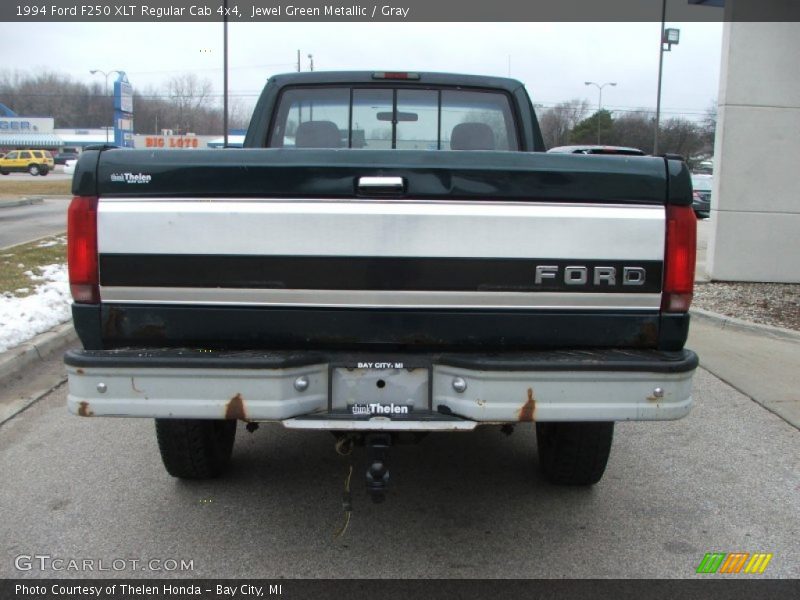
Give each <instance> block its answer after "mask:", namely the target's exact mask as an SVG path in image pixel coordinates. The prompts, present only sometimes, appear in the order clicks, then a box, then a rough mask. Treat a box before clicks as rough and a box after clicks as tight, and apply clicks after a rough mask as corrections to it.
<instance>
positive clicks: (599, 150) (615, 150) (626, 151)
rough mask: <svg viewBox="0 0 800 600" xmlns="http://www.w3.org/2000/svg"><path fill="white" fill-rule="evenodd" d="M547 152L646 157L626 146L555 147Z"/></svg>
mask: <svg viewBox="0 0 800 600" xmlns="http://www.w3.org/2000/svg"><path fill="white" fill-rule="evenodd" d="M548 152H557V153H562V154H622V155H625V156H646V155H647V154H646V153H645V152H644V151H642V150H639V149H638V148H629V147H627V146H592V145H589V146H556V147H555V148H550V150H548Z"/></svg>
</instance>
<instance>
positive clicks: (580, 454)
mask: <svg viewBox="0 0 800 600" xmlns="http://www.w3.org/2000/svg"><path fill="white" fill-rule="evenodd" d="M613 438H614V423H613V421H612V422H600V423H558V422H553V423H536V445H537V447H538V448H539V468H540V469H541V471H542V473H543V474H544V476H545V477H546V478H547V480H548V481H550V482H551V483H555V484H559V485H593V484H595V483H597V482H598V481H600V479H601V478H602V477H603V473H604V472H605V470H606V464H607V463H608V455H609V453H610V451H611V441H612V439H613Z"/></svg>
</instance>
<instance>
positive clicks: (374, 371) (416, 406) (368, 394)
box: [330, 362, 430, 419]
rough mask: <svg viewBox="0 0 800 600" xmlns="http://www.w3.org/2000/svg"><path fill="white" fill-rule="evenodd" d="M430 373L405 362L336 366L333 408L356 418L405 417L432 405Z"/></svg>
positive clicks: (334, 371)
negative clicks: (365, 365)
mask: <svg viewBox="0 0 800 600" xmlns="http://www.w3.org/2000/svg"><path fill="white" fill-rule="evenodd" d="M429 381H430V371H429V369H428V368H427V367H405V366H404V365H402V363H391V362H387V363H377V366H376V364H375V363H372V366H369V367H364V366H360V367H358V366H356V367H334V368H333V371H332V373H331V387H330V389H331V409H332V410H334V411H341V412H346V413H348V414H351V415H353V416H355V417H366V418H372V417H386V418H390V419H392V418H403V417H405V416H408V415H410V414H412V413H413V411H414V410H427V409H428V407H429V404H430V401H429V398H430V392H429Z"/></svg>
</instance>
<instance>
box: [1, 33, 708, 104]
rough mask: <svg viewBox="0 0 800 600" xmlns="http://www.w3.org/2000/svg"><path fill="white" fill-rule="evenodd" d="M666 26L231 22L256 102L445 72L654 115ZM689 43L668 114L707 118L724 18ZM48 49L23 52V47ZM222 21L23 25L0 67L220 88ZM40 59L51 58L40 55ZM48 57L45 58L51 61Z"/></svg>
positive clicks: (239, 91)
mask: <svg viewBox="0 0 800 600" xmlns="http://www.w3.org/2000/svg"><path fill="white" fill-rule="evenodd" d="M660 26H661V24H660V23H375V22H372V23H286V22H277V23H276V22H267V23H231V24H230V26H229V77H230V80H229V89H230V95H231V97H232V98H241V99H242V100H243V101H244V102H246V103H247V104H248V105H249V106H252V105H253V104H254V103H255V100H256V99H257V97H258V94H259V93H260V91H261V89H262V87H263V85H264V82H265V81H266V79H267V78H268V77H269V76H270V75H272V74H275V73H281V72H286V71H294V70H296V61H297V50H298V49H299V50H300V51H301V57H302V60H301V66H302V69H303V70H304V71H305V70H308V68H309V59H308V56H307V55H308V54H312V55H313V60H314V70H317V71H319V70H340V69H341V70H360V69H364V70H408V71H445V72H460V73H474V74H482V75H499V76H508V75H509V74H510V75H511V77H514V78H516V79H519V80H520V81H522V82H523V83H525V85H526V88H527V90H528V92H529V94H530V95H531V97H532V99H533V101H534V102H535V103H538V104H542V105H543V106H545V107H548V106H552V105H553V104H555V103H557V102H563V101H567V100H570V99H573V98H583V99H586V100H587V101H589V103H590V106H591V107H592V108H596V107H597V103H598V91H597V89H596V88H594V87H589V86H586V85H584V82H585V81H594V82H597V83H605V82H616V83H617V86H616V87H611V86H609V87H606V88H604V90H603V108H607V109H609V110H617V111H622V110H631V109H639V108H646V109H652V110H654V109H655V105H656V91H657V81H658V58H659V52H658V40H659V34H660ZM667 27H677V28H679V29H680V30H681V37H680V44H679V45H678V46H674V47H673V50H672V51H671V52H668V53H665V54H664V74H663V84H662V85H663V91H662V115H663V116H664V118H669V117H671V116H683V117H686V118H690V119H702V117H703V115H704V114H705V113H706V111H707V110H708V109H709V108H710V107H712V105H714V104H715V102H716V98H717V95H718V89H719V71H720V54H721V46H722V28H723V25H722V23H671V22H669V21H668V22H667ZM23 47H36V48H46V49H47V51H45V52H43V53H42V52H19V51H18V49H19V48H23ZM222 48H223V44H222V25H221V24H219V23H14V24H13V25H12V24H10V23H9V24H5V27H4V32H3V35H2V37H0V56H3V57H6V59H9V58H10V60H5V61H3V62H2V63H0V71H3V70H20V71H27V72H30V71H31V70H34V69H35V70H39V71H42V70H51V71H57V72H60V73H64V74H68V75H70V76H71V77H72V78H73V79H75V80H78V81H83V82H86V83H90V82H92V81H95V82H98V83H102V82H103V78H102V76H99V75H95V76H92V75H90V73H89V71H90V70H91V69H100V70H104V71H109V70H111V69H119V70H124V71H126V73H127V74H128V79H129V80H130V82H131V84H132V85H133V87H134V89H135V90H137V91H144V89H145V88H147V87H149V86H153V87H156V88H159V89H161V90H163V89H164V88H165V87H166V86H165V84H166V81H167V80H168V79H169V78H170V77H173V76H175V75H180V74H183V73H186V72H193V73H195V74H197V75H198V76H200V77H202V78H208V79H210V80H211V82H212V83H213V85H214V89H215V92H216V93H218V94H221V93H222V89H223V83H222V82H223V75H222V62H223V52H222ZM37 57H42V58H37ZM44 57H46V58H44Z"/></svg>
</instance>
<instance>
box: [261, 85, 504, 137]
mask: <svg viewBox="0 0 800 600" xmlns="http://www.w3.org/2000/svg"><path fill="white" fill-rule="evenodd" d="M275 115H276V116H275V119H274V121H273V123H272V129H271V132H270V136H269V143H268V146H269V147H272V148H352V149H369V150H389V149H397V150H518V149H519V142H518V139H517V132H516V125H515V121H514V118H513V113H512V111H511V103H510V102H509V99H508V96H507V95H506V94H505V93H503V92H496V91H482V90H481V91H477V90H463V89H445V88H442V89H429V88H407V87H403V88H389V87H376V86H370V87H364V88H359V87H355V86H354V87H305V88H304V87H295V88H287V89H286V90H284V92H283V93H282V94H281V98H280V101H279V103H278V109H277V111H276V112H275Z"/></svg>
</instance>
